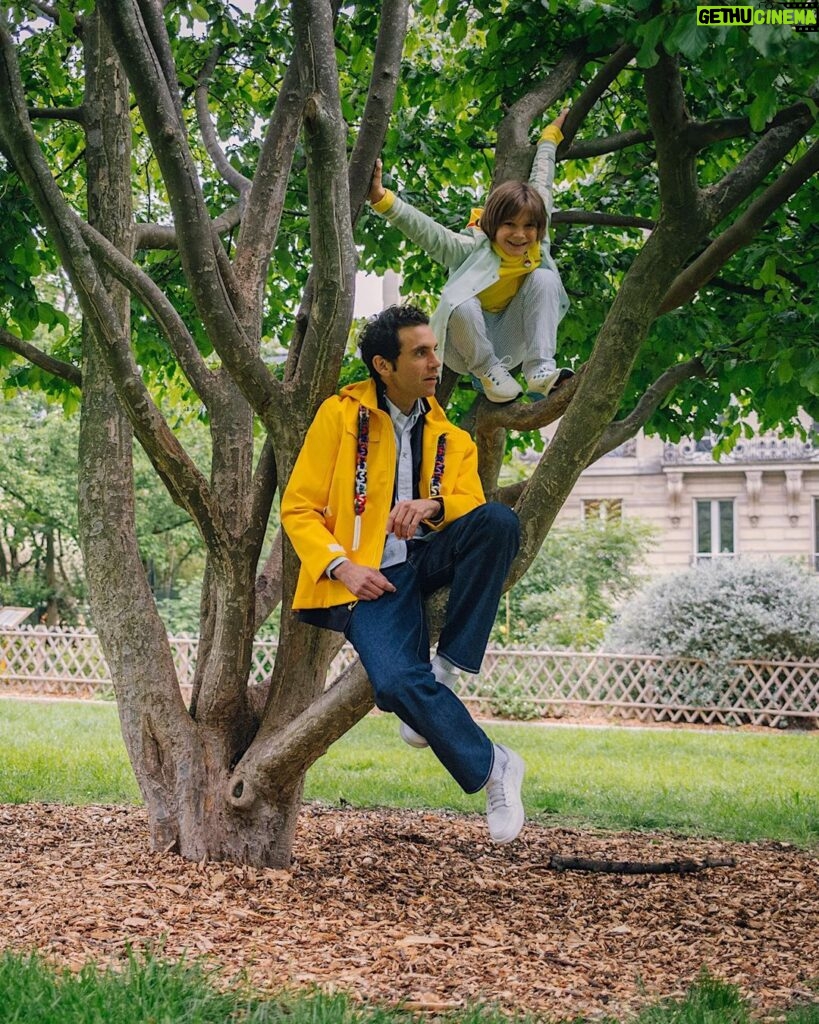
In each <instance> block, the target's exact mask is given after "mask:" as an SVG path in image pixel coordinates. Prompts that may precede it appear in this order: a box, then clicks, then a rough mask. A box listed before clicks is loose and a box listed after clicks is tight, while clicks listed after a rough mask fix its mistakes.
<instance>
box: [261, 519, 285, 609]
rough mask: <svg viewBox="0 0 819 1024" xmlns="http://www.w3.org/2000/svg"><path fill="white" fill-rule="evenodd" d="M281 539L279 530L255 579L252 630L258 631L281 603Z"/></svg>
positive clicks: (282, 580)
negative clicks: (254, 613) (254, 609)
mask: <svg viewBox="0 0 819 1024" xmlns="http://www.w3.org/2000/svg"><path fill="white" fill-rule="evenodd" d="M282 547H283V538H282V531H281V528H279V530H278V531H277V533H276V536H275V537H274V538H273V544H272V545H271V548H270V553H269V554H268V556H267V559H266V561H265V563H264V566H263V567H262V571H261V572H260V573H259V575H258V576H257V577H256V619H255V623H254V629H258V628H259V627H260V626H261V625H262V623H263V622H266V621H267V619H268V618H269V616H270V615H271V613H272V612H273V609H274V608H277V607H278V606H279V604H280V603H281V599H282V592H283V584H284V566H283V564H282Z"/></svg>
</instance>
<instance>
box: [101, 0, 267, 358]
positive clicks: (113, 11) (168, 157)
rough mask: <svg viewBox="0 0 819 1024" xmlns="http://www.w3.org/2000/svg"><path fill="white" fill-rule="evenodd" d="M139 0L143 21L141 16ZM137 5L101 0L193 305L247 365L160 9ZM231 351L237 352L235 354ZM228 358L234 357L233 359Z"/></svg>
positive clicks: (246, 346)
mask: <svg viewBox="0 0 819 1024" xmlns="http://www.w3.org/2000/svg"><path fill="white" fill-rule="evenodd" d="M141 8H144V9H145V10H146V11H147V12H148V15H149V18H148V24H147V25H146V23H145V22H143V19H142V10H141ZM141 8H140V6H138V5H137V4H136V3H135V2H134V0H116V2H115V0H101V3H100V9H101V11H102V13H103V16H104V17H105V20H106V23H107V25H108V28H109V30H110V32H111V36H112V38H113V40H114V43H115V45H116V48H117V51H118V53H119V55H120V59H121V60H122V62H123V64H124V66H125V69H126V71H127V73H128V77H129V79H130V81H131V85H132V88H133V89H134V93H135V95H136V98H137V102H138V104H139V108H140V111H141V113H142V116H143V119H144V121H145V126H146V129H147V131H148V134H149V136H150V139H151V143H152V144H153V147H154V152H155V153H156V157H157V160H158V162H159V165H160V168H161V171H162V177H163V181H164V183H165V186H166V188H167V190H168V199H169V201H170V205H171V209H172V211H173V216H174V224H175V225H176V232H177V237H178V240H179V254H180V258H181V261H182V267H183V270H184V272H185V277H186V280H187V282H188V286H189V288H190V290H191V295H192V297H193V300H194V302H195V304H196V308H197V312H198V313H199V315H200V316H201V318H202V321H203V323H204V324H205V326H206V329H207V331H208V335H209V337H210V338H211V340H212V341H213V343H214V345H215V346H216V347H217V350H218V351H219V353H220V355H221V356H222V358H223V360H224V361H225V363H226V364H228V365H230V366H231V370H233V369H237V371H238V372H239V373H241V371H242V370H243V369H244V371H245V375H246V374H247V370H246V369H245V367H244V365H243V359H242V355H243V354H246V355H249V354H250V353H252V346H251V343H250V342H249V340H248V338H247V337H246V336H245V334H244V332H243V331H242V329H241V326H240V322H239V317H238V316H237V312H236V309H235V306H234V299H233V296H232V294H231V293H229V290H228V289H229V288H232V282H231V281H227V280H225V278H224V269H225V265H224V263H220V261H219V258H218V253H217V251H216V249H217V247H219V248H221V243H220V242H219V240H218V237H217V236H216V234H215V232H214V231H213V228H212V225H211V220H210V216H209V214H208V211H207V208H206V206H205V201H204V197H203V195H202V188H201V185H200V182H199V174H198V170H197V167H196V164H195V162H194V160H193V157H192V154H191V152H190V148H189V146H188V140H187V133H186V128H185V123H184V121H183V119H182V117H181V112H180V108H179V97H178V94H177V92H176V90H175V89H174V88H172V87H171V85H170V84H169V81H168V77H169V76H170V75H171V74H172V71H171V69H169V68H168V67H167V64H168V61H169V60H170V57H169V43H168V41H167V32H166V30H165V26H164V22H163V21H162V19H161V17H158V16H157V15H156V12H155V11H154V9H153V7H152V6H151V4H150V3H149V0H143V2H142V5H141ZM234 353H235V354H234ZM232 364H235V366H234V365H232Z"/></svg>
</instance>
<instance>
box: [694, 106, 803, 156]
mask: <svg viewBox="0 0 819 1024" xmlns="http://www.w3.org/2000/svg"><path fill="white" fill-rule="evenodd" d="M804 114H805V104H804V103H794V104H792V105H791V106H790V107H785V108H784V109H783V110H780V111H779V112H778V113H777V114H775V115H774V116H773V118H771V120H770V121H769V122H768V124H767V125H766V127H765V131H766V132H769V131H770V130H771V129H772V128H780V127H781V126H782V125H787V124H790V123H792V122H793V121H794V120H795V119H798V118H802V117H804ZM685 134H686V140H687V142H688V144H689V145H690V146H692V147H693V148H694V149H696V150H701V149H705V147H706V146H711V145H713V144H714V143H715V142H725V141H727V140H728V139H738V138H745V137H747V136H748V135H755V134H757V133H756V132H754V130H753V129H752V128H751V119H750V118H748V117H724V118H719V119H715V120H713V121H692V122H691V123H690V124H689V125H688V126H687V128H686V130H685Z"/></svg>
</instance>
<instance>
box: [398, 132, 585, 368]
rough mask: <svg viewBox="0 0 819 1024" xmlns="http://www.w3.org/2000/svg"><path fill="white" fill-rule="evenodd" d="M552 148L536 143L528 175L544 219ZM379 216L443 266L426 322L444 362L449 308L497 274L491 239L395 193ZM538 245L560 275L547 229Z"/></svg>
mask: <svg viewBox="0 0 819 1024" xmlns="http://www.w3.org/2000/svg"><path fill="white" fill-rule="evenodd" d="M556 149H557V145H556V143H554V142H551V141H548V140H546V141H542V142H540V143H539V145H538V147H537V152H536V154H535V159H534V163H533V164H532V173H531V174H530V175H529V184H530V185H532V186H533V187H534V188H536V189H537V191H538V192H539V193H540V195H541V196H542V197H543V202H544V204H545V206H546V214H547V216H548V218H549V220H551V216H552V202H553V196H552V191H553V185H554V177H555V151H556ZM380 216H382V217H384V218H386V220H388V221H389V222H390V224H394V225H395V226H396V227H397V228H399V229H400V230H401V231H402V232H403V233H404V234H405V235H406V236H407V238H409V239H411V240H412V241H413V242H415V244H416V245H418V246H420V247H421V248H422V249H423V250H424V251H425V252H427V253H428V254H429V255H430V256H431V257H432V258H433V259H434V260H435V261H436V262H437V263H442V264H443V265H444V266H445V267H448V268H449V272H450V273H449V279H448V281H447V283H446V284H445V285H444V288H443V291H442V292H441V298H440V300H439V302H438V306H437V308H436V309H435V312H434V313H433V314H432V318H431V319H430V326H431V327H432V330H433V331H434V332H435V337H436V339H437V341H438V356H439V358H443V359H444V361H445V362H446V332H447V325H448V323H449V318H450V316H451V315H452V311H453V309H455V308H456V307H457V306H460V305H461V303H462V302H466V301H467V300H468V299H471V298H473V297H474V296H476V295H477V294H478V293H479V292H482V291H483V290H484V288H488V287H489V286H490V285H491V284H494V283H495V282H496V281H497V280H498V279H499V277H500V274H499V273H498V271H499V268H500V257H499V256H498V255H497V254H496V253H495V252H494V251H493V250H492V244H491V242H490V241H489V239H488V238H487V236H486V235H485V234H484V233H483V231H481V229H480V228H478V227H469V228H465V229H464V230H463V231H450V230H449V228H445V227H443V225H441V224H439V223H438V222H437V221H435V220H433V219H432V217H429V216H427V214H425V213H422V212H421V211H420V210H416V209H415V207H414V206H411V205H410V204H409V203H408V202H406V201H405V200H403V199H401V198H400V197H399V196H395V199H394V202H393V204H392V206H391V207H390V208H389V209H388V210H386V211H385V212H384V213H382V214H380ZM540 249H541V266H543V267H548V268H549V269H550V270H552V271H553V272H554V273H555V274H557V276H558V279H560V273H559V271H558V269H557V266H556V264H555V261H554V260H553V259H552V254H551V252H550V246H549V233H548V229H547V232H546V236H545V237H544V239H543V241H542V242H541V246H540ZM568 308H569V297H568V295H567V294H566V290H565V288H564V287H563V282H562V281H561V282H560V319H562V318H563V317H564V316H565V314H566V310H567V309H568Z"/></svg>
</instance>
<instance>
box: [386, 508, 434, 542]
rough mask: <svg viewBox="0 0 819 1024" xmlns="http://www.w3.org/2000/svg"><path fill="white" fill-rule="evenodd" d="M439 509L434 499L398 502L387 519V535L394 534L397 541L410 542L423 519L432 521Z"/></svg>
mask: <svg viewBox="0 0 819 1024" xmlns="http://www.w3.org/2000/svg"><path fill="white" fill-rule="evenodd" d="M440 509H441V503H440V501H436V500H435V498H414V499H413V500H412V501H399V502H396V504H395V505H394V507H393V510H392V512H390V515H389V519H387V533H394V534H395V536H396V537H398V539H399V540H411V539H412V538H413V537H414V536H415V532H416V530H417V529H418V527H419V526H420V525H421V523H422V522H423V521H424V520H425V519H434V518H435V517H436V516H437V515H438V512H439V511H440Z"/></svg>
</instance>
